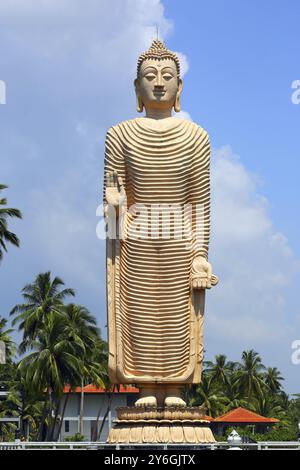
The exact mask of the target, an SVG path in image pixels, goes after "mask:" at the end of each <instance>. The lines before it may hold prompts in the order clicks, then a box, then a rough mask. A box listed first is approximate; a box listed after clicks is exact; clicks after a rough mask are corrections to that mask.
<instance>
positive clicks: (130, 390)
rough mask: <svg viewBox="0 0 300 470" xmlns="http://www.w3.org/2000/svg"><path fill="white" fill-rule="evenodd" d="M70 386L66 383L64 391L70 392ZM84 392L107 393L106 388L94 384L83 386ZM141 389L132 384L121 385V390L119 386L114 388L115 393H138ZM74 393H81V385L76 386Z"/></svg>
mask: <svg viewBox="0 0 300 470" xmlns="http://www.w3.org/2000/svg"><path fill="white" fill-rule="evenodd" d="M69 389H70V387H69V386H68V385H65V387H64V393H68V392H69ZM83 391H84V393H106V390H105V388H97V387H96V386H95V385H93V384H89V385H86V386H85V387H83ZM138 392H139V389H138V388H136V387H131V386H130V385H120V387H119V390H118V389H117V387H115V389H114V393H138ZM72 393H81V387H76V388H75V390H72Z"/></svg>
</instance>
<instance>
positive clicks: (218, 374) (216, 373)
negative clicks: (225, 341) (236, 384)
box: [205, 354, 236, 386]
mask: <svg viewBox="0 0 300 470" xmlns="http://www.w3.org/2000/svg"><path fill="white" fill-rule="evenodd" d="M205 365H206V369H205V373H207V374H209V376H210V379H211V381H212V382H214V383H215V384H218V385H219V386H223V385H226V384H227V383H228V377H229V375H230V374H231V373H232V371H233V370H234V369H235V367H236V364H235V363H233V362H227V357H226V356H225V355H224V354H219V355H217V356H215V363H213V362H211V361H207V362H206V363H205Z"/></svg>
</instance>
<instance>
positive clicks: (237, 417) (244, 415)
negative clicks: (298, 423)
mask: <svg viewBox="0 0 300 470" xmlns="http://www.w3.org/2000/svg"><path fill="white" fill-rule="evenodd" d="M214 422H217V423H279V419H276V418H265V417H264V416H261V415H259V414H257V413H254V412H253V411H249V410H246V408H242V407H240V408H236V409H234V410H231V411H228V413H225V414H224V415H223V416H219V417H218V418H215V419H214Z"/></svg>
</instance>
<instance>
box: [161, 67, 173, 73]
mask: <svg viewBox="0 0 300 470" xmlns="http://www.w3.org/2000/svg"><path fill="white" fill-rule="evenodd" d="M162 72H170V73H172V74H174V70H173V69H172V68H171V67H164V68H163V69H162Z"/></svg>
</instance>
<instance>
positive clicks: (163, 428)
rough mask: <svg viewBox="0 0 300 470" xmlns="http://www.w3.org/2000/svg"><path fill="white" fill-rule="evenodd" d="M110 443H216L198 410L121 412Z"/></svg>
mask: <svg viewBox="0 0 300 470" xmlns="http://www.w3.org/2000/svg"><path fill="white" fill-rule="evenodd" d="M107 442H108V443H110V444H125V443H126V444H127V443H128V444H204V443H205V444H206V443H213V442H215V438H214V436H213V433H212V431H211V429H210V427H209V421H207V420H206V419H205V418H204V415H203V411H202V410H201V409H200V408H197V407H180V408H177V407H164V408H142V407H141V408H140V407H132V408H130V407H126V408H118V409H117V419H116V420H115V425H114V428H113V429H112V430H111V432H110V434H109V436H108V441H107Z"/></svg>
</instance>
